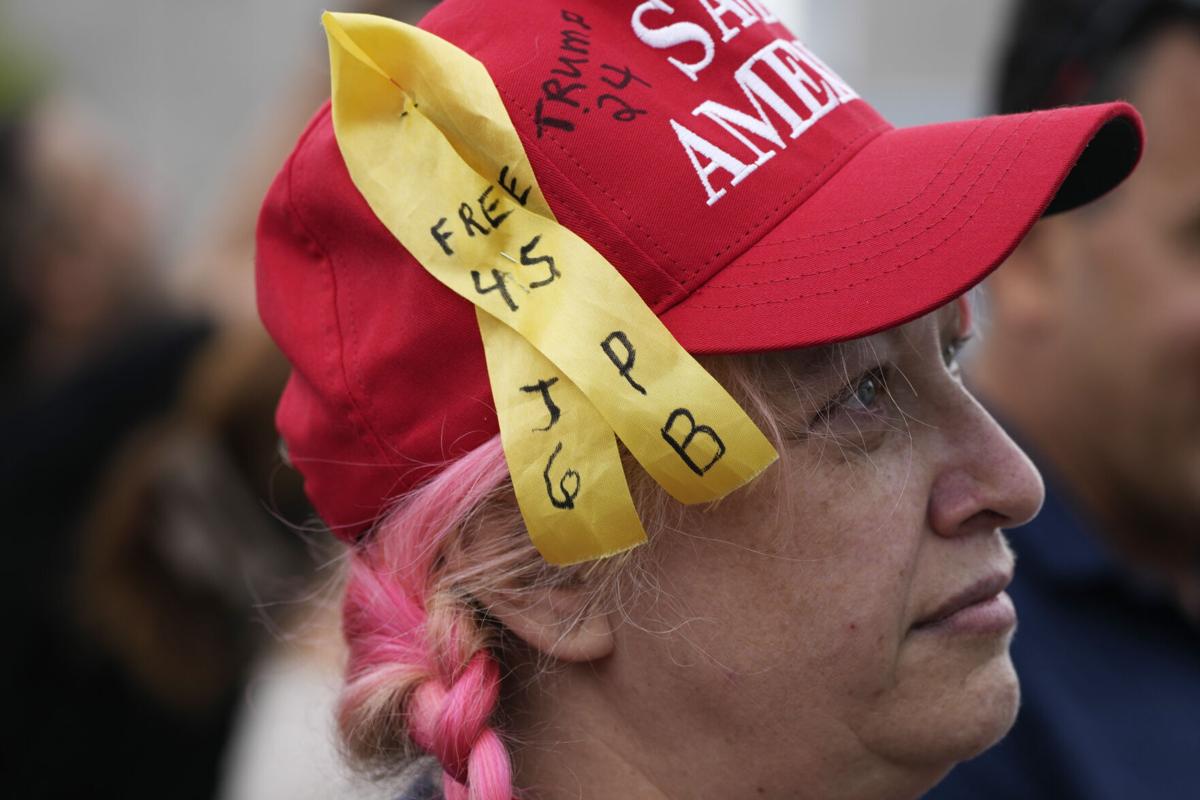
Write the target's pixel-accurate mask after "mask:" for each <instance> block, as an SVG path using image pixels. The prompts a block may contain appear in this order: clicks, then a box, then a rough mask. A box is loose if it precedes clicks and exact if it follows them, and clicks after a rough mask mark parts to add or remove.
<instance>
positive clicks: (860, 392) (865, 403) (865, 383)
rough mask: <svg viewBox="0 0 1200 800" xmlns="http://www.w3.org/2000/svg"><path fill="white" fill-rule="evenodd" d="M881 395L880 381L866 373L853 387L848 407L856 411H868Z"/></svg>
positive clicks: (873, 375) (871, 374) (872, 374)
mask: <svg viewBox="0 0 1200 800" xmlns="http://www.w3.org/2000/svg"><path fill="white" fill-rule="evenodd" d="M882 393H883V386H882V385H881V383H880V379H879V378H878V377H877V376H876V375H875V374H874V373H871V372H868V373H867V374H866V375H864V376H863V377H862V378H861V379H860V380H859V381H858V383H857V384H856V385H855V386H854V391H853V392H852V393H851V395H850V397H849V405H850V406H851V407H852V408H855V409H858V410H862V411H869V410H871V409H872V408H873V407H874V406H875V403H876V401H878V400H879V395H880V394H882Z"/></svg>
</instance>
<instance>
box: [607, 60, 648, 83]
mask: <svg viewBox="0 0 1200 800" xmlns="http://www.w3.org/2000/svg"><path fill="white" fill-rule="evenodd" d="M600 69H602V70H607V71H609V72H612V73H614V74H615V75H619V76H620V81H619V82H618V81H615V80H610V79H609V78H608V77H607V76H605V75H601V76H600V80H602V81H604V82H605V83H607V84H608V85H609V86H611V87H613V88H614V89H624V88H625V87H626V86H628V85H629V84H630V83H632V82H633V81H637V82H638V83H640V84H641V85H642V86H645V87H646V88H647V89H649V88H650V84H649V83H647V82H646V81H644V80H642V79H641V78H639V77H638V76H637V75H634V74H633V70H631V69H630V68H629V67H614V66H613V65H612V64H601V65H600Z"/></svg>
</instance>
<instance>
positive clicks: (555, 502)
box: [542, 442, 580, 508]
mask: <svg viewBox="0 0 1200 800" xmlns="http://www.w3.org/2000/svg"><path fill="white" fill-rule="evenodd" d="M561 450H562V442H559V443H558V444H557V445H555V446H554V452H553V453H551V454H550V460H549V461H547V462H546V469H544V470H542V479H543V480H545V481H546V495H547V496H548V497H549V498H550V504H551V505H552V506H554V507H555V508H574V507H575V498H576V497H579V488H580V479H579V473H578V472H576V471H575V470H573V469H568V470H567V471H566V472H564V473H563V476H562V477H561V478H559V479H558V490H559V491H560V492H562V499H561V500H560V499H559V498H557V497H555V496H554V485H553V484H552V483H550V468H551V467H553V466H554V459H556V458H558V454H559V452H560V451H561ZM572 481H573V482H574V484H575V488H574V490H572V489H569V488H568V487H567V484H568V483H570V482H572Z"/></svg>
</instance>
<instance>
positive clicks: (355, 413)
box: [287, 106, 389, 466]
mask: <svg viewBox="0 0 1200 800" xmlns="http://www.w3.org/2000/svg"><path fill="white" fill-rule="evenodd" d="M330 114H331V109H330V107H329V106H326V108H325V111H324V116H325V117H329V116H330ZM332 124H333V123H332V120H331V121H330V125H331V126H332ZM318 127H320V126H319V125H316V124H314V125H313V126H312V127H310V128H309V130H308V131H306V132H305V134H304V136H303V137H302V138H301V140H300V142H299V143H298V144H297V145H296V150H297V154H299V153H300V152H302V151H303V150H304V148H305V147H306V146H307V145H308V143H309V141H310V140H311V138H312V135H313V134H314V132H315V131H316V130H317V128H318ZM338 157H339V158H340V157H341V152H340V150H339V153H338ZM298 160H299V159H298V158H293V159H291V160H290V161H289V163H288V171H287V203H288V208H289V210H290V211H291V212H292V217H293V218H294V219H295V220H296V223H297V225H299V227H300V230H301V231H302V232H303V233H304V235H305V236H306V237H308V241H309V243H310V244H311V245H312V246H313V247H314V248H316V250H317V252H318V253H319V254H320V256H321V259H322V261H323V262H324V265H325V269H326V272H327V274H328V276H329V283H330V286H331V287H332V289H333V297H332V299H333V335H334V338H336V341H337V364H338V367H339V371H340V373H341V379H342V383H343V387H344V389H345V391H346V398H347V400H348V401H349V405H350V414H349V416H350V419H351V421H352V422H353V423H354V425H355V427H356V428H358V432H359V434H360V437H361V438H365V439H367V440H369V441H370V442H371V443H372V445H374V447H375V450H376V454H377V455H378V456H379V457H380V458H381V460H382V461H383V464H381V466H385V465H387V464H388V463H389V461H388V458H387V448H386V447H384V446H383V442H382V440H381V439H380V437H379V434H378V433H377V432H376V431H375V429H374V427H373V426H372V425H371V423H370V422H369V421H368V420H367V418H366V415H365V414H364V413H363V410H362V409H361V408H360V407H359V405H358V401H357V399H356V398H355V396H354V392H353V391H351V389H350V386H351V384H350V378H349V375H348V370H347V368H346V352H345V342H344V341H343V339H342V330H341V315H340V314H339V313H338V302H337V297H338V282H337V277H336V274H335V272H334V269H333V259H332V258H330V256H329V251H328V250H326V249H325V247H324V246H323V245H322V244H321V243H320V241H318V239H317V237H316V236H315V235H313V232H312V229H311V228H310V227H309V226H308V224H307V223H306V222H305V221H304V217H303V216H302V215H301V214H300V209H299V208H298V207H297V206H296V202H295V192H294V191H293V181H294V173H295V168H296V162H297V161H298ZM362 434H366V436H362Z"/></svg>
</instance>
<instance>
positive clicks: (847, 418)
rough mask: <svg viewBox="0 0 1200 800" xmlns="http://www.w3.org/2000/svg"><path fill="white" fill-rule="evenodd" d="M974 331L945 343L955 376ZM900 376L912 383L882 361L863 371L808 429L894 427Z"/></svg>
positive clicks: (859, 433) (945, 361)
mask: <svg viewBox="0 0 1200 800" xmlns="http://www.w3.org/2000/svg"><path fill="white" fill-rule="evenodd" d="M972 335H973V334H972V332H970V331H967V332H965V333H963V334H962V335H960V336H954V337H952V338H950V339H948V340H947V341H946V343H945V344H944V345H943V346H942V350H941V359H942V366H943V367H944V368H945V369H946V370H947V371H948V372H949V373H950V375H951V376H952V377H953V378H954V379H955V380H961V378H962V368H961V365H960V364H959V356H960V355H961V353H962V351H963V348H965V347H966V345H967V343H968V342H969V341H970V340H971V338H972ZM897 379H899V385H900V386H901V387H902V386H904V385H910V384H908V382H907V379H906V378H904V376H903V375H897V370H896V368H895V367H893V366H892V365H890V364H880V365H878V366H875V367H872V368H870V369H867V370H865V371H863V372H860V373H859V374H858V375H857V376H856V377H854V378H852V379H851V380H849V381H847V382H846V384H845V385H844V386H843V387H842V389H841V390H840V391H838V392H837V393H836V394H835V395H834V396H833V397H832V398H830V399H829V401H828V402H826V403H825V404H824V405H823V406H821V408H819V409H818V410H817V411H816V412H815V413H814V414H813V415H812V416H811V417H810V418H809V421H808V428H809V432H811V433H820V432H828V433H834V434H837V433H839V431H842V432H846V433H849V434H852V435H853V436H855V437H857V438H862V437H863V436H864V434H866V433H868V432H870V431H871V430H872V429H876V428H888V429H890V428H892V427H895V426H894V425H891V424H890V423H892V422H894V420H895V418H896V417H897V416H898V415H899V408H898V404H897V400H896V397H895V393H894V392H893V384H896V382H897Z"/></svg>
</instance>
